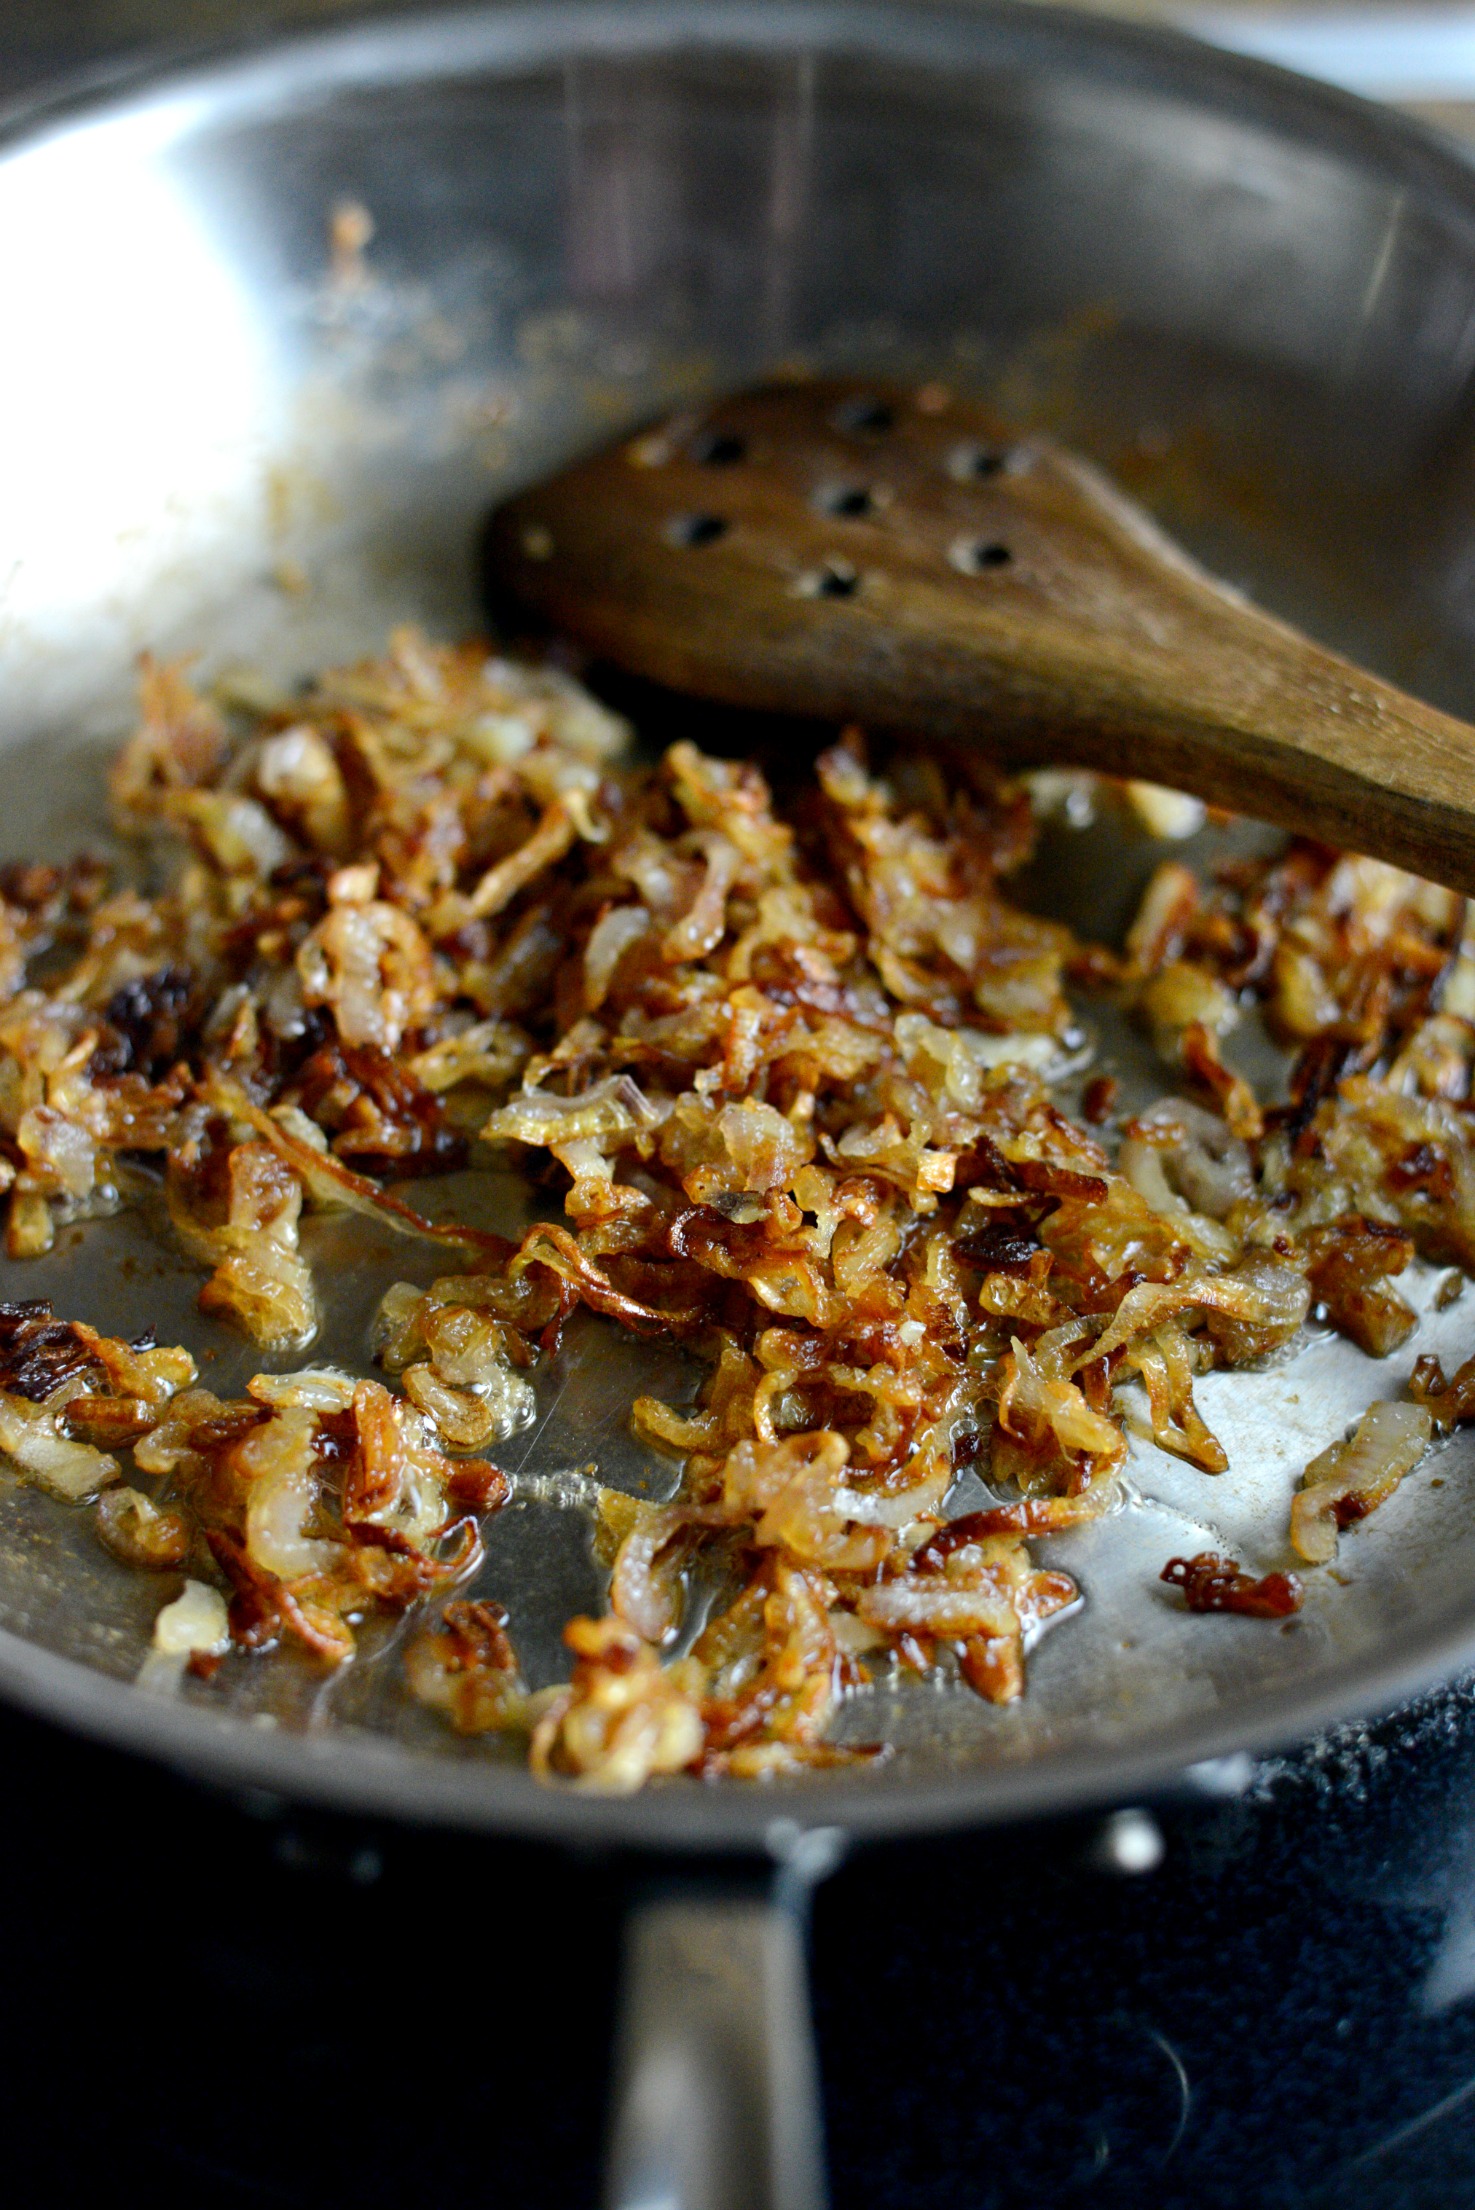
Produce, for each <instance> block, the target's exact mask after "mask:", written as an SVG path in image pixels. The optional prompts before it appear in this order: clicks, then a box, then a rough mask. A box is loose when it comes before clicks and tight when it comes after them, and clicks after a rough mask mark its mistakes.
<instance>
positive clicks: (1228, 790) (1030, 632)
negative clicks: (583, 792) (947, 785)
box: [487, 382, 1475, 891]
mask: <svg viewBox="0 0 1475 2210" xmlns="http://www.w3.org/2000/svg"><path fill="white" fill-rule="evenodd" d="M487 557H488V561H489V572H490V578H491V580H492V582H493V584H494V585H495V586H497V587H500V589H501V590H502V591H503V592H504V593H506V594H510V595H511V597H512V598H513V599H515V600H516V601H518V602H519V603H520V604H521V605H522V606H523V607H524V608H526V609H529V610H531V611H533V612H535V613H536V614H537V615H538V616H539V617H540V618H541V619H542V620H544V621H546V622H550V623H552V624H553V625H554V626H555V627H557V628H559V629H561V630H564V631H566V632H568V633H569V634H571V635H572V636H573V637H575V638H576V639H578V640H579V641H580V642H582V643H583V644H585V645H587V646H588V647H590V648H591V649H592V650H593V651H594V652H595V653H596V654H598V655H599V656H600V657H601V658H602V659H604V660H606V661H610V662H613V663H614V664H615V665H617V666H619V667H621V668H624V669H626V670H628V671H629V672H631V673H633V674H636V675H640V676H644V677H648V678H651V679H652V680H654V681H656V682H658V683H662V684H665V685H667V686H669V687H671V688H674V689H677V690H682V691H688V692H694V693H695V694H697V695H698V696H700V697H702V698H707V699H713V700H719V701H721V702H722V703H724V704H727V705H735V706H746V707H757V708H760V709H762V710H764V711H770V712H781V713H785V714H797V715H812V716H815V717H817V718H820V719H823V720H827V721H831V722H842V721H858V722H860V723H861V724H862V725H863V726H868V727H872V728H876V729H885V730H889V731H902V732H907V733H910V734H913V735H916V736H919V737H927V736H936V737H945V738H949V739H953V740H966V741H974V742H977V743H979V744H981V745H984V746H985V747H986V748H987V749H988V751H989V752H990V753H991V754H993V755H996V756H997V757H999V758H1000V759H1003V760H1006V761H1010V762H1019V763H1025V762H1030V761H1046V760H1048V761H1060V762H1066V763H1074V764H1077V765H1081V766H1087V767H1097V768H1103V769H1106V770H1108V771H1109V772H1110V773H1112V774H1115V775H1129V776H1138V777H1142V778H1144V779H1147V780H1150V781H1154V782H1159V783H1168V784H1171V785H1173V786H1174V787H1175V788H1177V789H1179V790H1186V791H1191V792H1193V793H1194V794H1195V795H1196V796H1197V797H1200V798H1206V799H1209V800H1211V801H1213V802H1215V803H1218V804H1221V805H1226V806H1232V807H1234V808H1235V809H1237V810H1238V811H1240V812H1244V813H1249V814H1253V815H1258V816H1259V817H1260V818H1262V819H1265V820H1270V821H1275V822H1278V823H1281V824H1283V825H1284V826H1285V827H1287V828H1292V829H1298V830H1301V831H1304V832H1306V833H1307V834H1310V835H1313V836H1318V837H1322V838H1324V839H1325V840H1326V841H1327V842H1328V843H1332V844H1338V845H1349V846H1351V847H1352V848H1353V849H1354V850H1356V851H1363V852H1374V853H1376V854H1378V855H1379V857H1381V858H1385V859H1389V860H1393V861H1396V862H1397V863H1398V864H1399V865H1400V866H1403V867H1407V868H1411V869H1413V870H1414V871H1415V872H1416V873H1418V874H1421V875H1428V876H1432V877H1433V878H1434V879H1436V880H1437V881H1440V882H1444V883H1448V884H1450V885H1452V886H1453V887H1454V888H1456V889H1459V890H1464V891H1475V729H1472V728H1470V727H1469V726H1468V725H1467V724H1466V723H1464V722H1461V721H1456V720H1454V719H1453V718H1452V717H1451V716H1450V715H1448V714H1442V713H1440V712H1438V711H1437V710H1436V709H1435V708H1434V707H1432V706H1425V705H1422V704H1421V703H1420V702H1419V701H1418V700H1417V699H1414V698H1410V697H1409V696H1408V695H1407V694H1406V693H1405V692H1403V691H1399V690H1396V689H1394V687H1393V686H1392V685H1391V684H1388V683H1384V682H1381V681H1380V680H1379V679H1378V677H1376V676H1373V675H1368V674H1366V673H1365V672H1364V671H1363V670H1362V669H1361V668H1358V667H1355V666H1354V665H1353V664H1352V662H1350V661H1348V660H1343V659H1341V658H1339V657H1338V656H1337V654H1335V653H1332V652H1326V651H1324V650H1323V649H1322V647H1321V646H1320V645H1316V644H1313V643H1312V642H1311V641H1310V639H1309V638H1306V637H1303V636H1301V635H1300V634H1299V633H1298V632H1297V631H1296V630H1294V629H1291V628H1289V627H1287V625H1286V624H1285V623H1284V622H1279V621H1276V620H1275V619H1274V618H1273V617H1272V616H1271V615H1269V614H1265V613H1262V612H1261V611H1260V609H1259V608H1258V607H1255V606H1252V605H1250V604H1249V603H1248V601H1247V600H1245V599H1243V598H1242V597H1240V596H1239V594H1238V593H1237V592H1235V591H1234V590H1232V589H1231V588H1230V587H1229V586H1228V585H1227V584H1223V583H1220V582H1217V581H1216V580H1215V578H1214V577H1212V576H1210V575H1208V574H1206V573H1205V572H1204V570H1203V569H1201V568H1199V567H1198V566H1197V565H1196V564H1195V563H1194V562H1193V561H1192V560H1190V558H1189V557H1188V555H1187V554H1186V553H1184V552H1183V551H1181V550H1180V548H1179V547H1178V546H1177V545H1175V544H1173V542H1172V541H1171V539H1169V538H1168V537H1166V536H1165V535H1164V534H1163V532H1162V531H1161V530H1160V529H1159V528H1158V527H1157V525H1156V524H1155V523H1154V522H1153V521H1152V520H1151V518H1150V517H1149V516H1148V515H1147V514H1145V513H1144V512H1143V511H1142V509H1141V508H1140V507H1138V506H1136V505H1134V504H1133V502H1132V501H1131V500H1130V499H1128V498H1126V497H1125V496H1124V495H1123V494H1122V493H1121V492H1120V491H1118V490H1117V489H1115V488H1114V487H1113V485H1111V484H1110V483H1109V482H1107V481H1106V479H1105V478H1104V477H1102V476H1101V475H1099V474H1098V473H1097V472H1096V470H1095V469H1093V468H1091V467H1089V466H1088V465H1087V464H1086V462H1084V461H1082V460H1078V459H1077V458H1076V457H1075V456H1074V455H1073V454H1071V453H1068V452H1065V451H1063V450H1062V449H1061V448H1060V447H1059V446H1056V445H1052V444H1050V443H1048V442H1047V441H1046V440H1044V439H1042V438H1037V437H1033V436H1030V437H1013V436H1010V435H1009V433H1008V432H1007V431H1006V430H1004V429H1003V428H1002V426H1001V425H1000V423H999V422H998V420H997V419H996V418H995V417H994V416H993V415H992V414H991V413H990V412H989V411H988V410H987V409H986V408H984V407H982V406H979V405H976V404H974V403H973V402H972V401H963V400H959V399H956V398H953V397H951V396H949V395H948V394H946V393H944V392H942V391H940V390H939V389H938V388H937V387H934V386H926V387H923V388H922V389H921V390H918V391H914V390H910V389H905V388H902V387H894V388H893V387H890V386H885V385H881V384H860V383H853V382H846V383H840V382H827V383H786V384H775V385H770V386H767V387H764V388H761V389H758V390H754V391H748V392H743V393H740V394H739V395H737V396H736V397H734V398H730V399H725V400H722V401H719V402H718V403H717V404H715V405H713V406H711V407H709V408H707V409H704V410H703V411H702V412H700V413H692V414H684V415H678V416H677V417H675V418H674V419H673V420H671V421H669V422H667V423H665V424H664V425H663V426H661V427H659V428H657V429H653V430H647V431H645V432H643V433H642V434H641V435H639V436H636V437H633V438H625V439H622V440H621V441H620V442H619V443H618V444H616V445H613V446H610V447H608V448H607V449H606V450H605V451H603V452H600V453H597V454H596V455H595V456H594V457H593V458H592V459H590V460H586V461H581V462H579V463H578V464H577V465H575V466H574V467H572V468H570V469H567V470H565V471H564V472H563V473H562V474H561V475H559V476H556V477H553V478H552V479H551V480H549V481H548V482H545V483H542V484H539V485H537V486H536V487H535V488H534V489H532V490H529V491H526V492H524V493H522V494H521V496H520V497H518V498H515V499H513V500H511V501H510V502H509V503H508V504H507V505H505V506H503V507H502V508H500V509H499V510H498V512H497V513H496V514H495V515H494V516H493V518H492V523H491V527H490V531H489V535H488V545H487Z"/></svg>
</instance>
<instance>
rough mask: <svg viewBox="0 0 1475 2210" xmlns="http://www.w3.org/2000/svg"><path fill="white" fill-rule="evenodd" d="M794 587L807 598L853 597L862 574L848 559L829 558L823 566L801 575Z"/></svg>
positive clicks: (801, 595)
mask: <svg viewBox="0 0 1475 2210" xmlns="http://www.w3.org/2000/svg"><path fill="white" fill-rule="evenodd" d="M794 589H795V590H796V591H797V592H798V594H799V596H800V598H805V599H853V598H854V597H855V594H856V592H857V591H858V590H859V589H860V576H859V574H858V572H857V571H856V570H855V569H854V568H852V567H851V565H850V562H849V561H848V560H827V561H826V562H825V563H824V565H823V567H820V568H811V569H810V570H809V571H808V573H807V574H805V575H802V576H800V577H799V578H798V580H797V581H796V583H795V585H794Z"/></svg>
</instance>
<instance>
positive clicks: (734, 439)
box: [692, 430, 748, 468]
mask: <svg viewBox="0 0 1475 2210" xmlns="http://www.w3.org/2000/svg"><path fill="white" fill-rule="evenodd" d="M692 453H693V455H694V457H695V458H696V459H697V460H699V461H700V462H701V464H702V466H703V468H735V467H736V466H737V464H738V462H739V461H741V460H746V459H747V457H748V441H747V439H746V438H745V437H739V436H738V434H737V432H736V431H735V430H707V431H705V432H704V433H703V435H702V436H701V437H699V438H698V439H697V441H696V444H695V445H694V446H693V447H692Z"/></svg>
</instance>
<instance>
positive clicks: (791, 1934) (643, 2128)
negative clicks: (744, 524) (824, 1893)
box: [605, 1822, 840, 2210]
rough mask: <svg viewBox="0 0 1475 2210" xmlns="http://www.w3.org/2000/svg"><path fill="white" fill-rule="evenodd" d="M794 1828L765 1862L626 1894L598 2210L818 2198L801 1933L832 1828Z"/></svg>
mask: <svg viewBox="0 0 1475 2210" xmlns="http://www.w3.org/2000/svg"><path fill="white" fill-rule="evenodd" d="M783 1823H784V1825H785V1826H786V1825H787V1822H783ZM793 1841H794V1846H792V1847H790V1848H786V1849H785V1850H784V1851H783V1855H782V1860H781V1862H780V1864H779V1865H778V1867H777V1869H776V1870H769V1871H766V1872H764V1873H761V1874H757V1875H753V1876H750V1877H749V1878H747V1879H746V1880H744V1879H736V1880H726V1881H719V1880H716V1879H711V1878H708V1879H703V1880H701V1881H699V1882H691V1883H688V1882H681V1883H677V1882H672V1883H669V1884H667V1885H666V1886H665V1887H663V1888H660V1889H656V1890H654V1891H652V1892H650V1893H648V1894H647V1895H645V1896H644V1897H643V1898H642V1899H641V1900H640V1901H638V1902H637V1903H636V1904H635V1905H634V1907H633V1909H632V1910H631V1913H630V1917H629V1920H628V1921H627V1924H626V1928H625V1950H624V1973H623V1982H622V1987H621V1995H620V2016H619V2024H618V2028H617V2038H616V2044H615V2071H614V2097H613V2105H612V2119H611V2126H610V2139H609V2160H608V2165H607V2170H606V2180H605V2210H825V2202H826V2188H825V2161H824V2132H823V2124H822V2120H821V2116H820V2102H819V2076H818V2071H817V2068H816V2064H815V2054H814V2034H813V2028H812V2026H811V2023H810V2016H809V1987H808V1973H807V1970H806V1959H805V1941H806V1932H807V1916H808V1903H809V1897H810V1894H811V1892H812V1890H813V1888H814V1886H815V1884H816V1882H817V1881H818V1880H820V1879H822V1878H823V1877H824V1875H825V1873H827V1872H828V1871H829V1870H830V1869H831V1868H832V1866H833V1865H835V1864H836V1863H837V1862H838V1861H839V1856H840V1837H839V1836H838V1835H837V1834H836V1833H835V1832H834V1831H833V1830H832V1829H829V1828H819V1829H815V1828H810V1829H808V1830H806V1831H802V1832H795V1833H794V1836H793Z"/></svg>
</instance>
